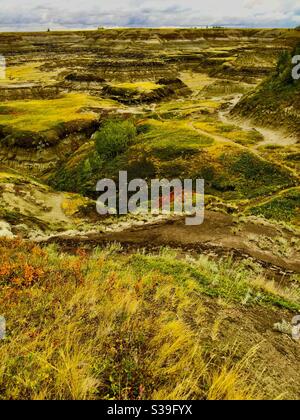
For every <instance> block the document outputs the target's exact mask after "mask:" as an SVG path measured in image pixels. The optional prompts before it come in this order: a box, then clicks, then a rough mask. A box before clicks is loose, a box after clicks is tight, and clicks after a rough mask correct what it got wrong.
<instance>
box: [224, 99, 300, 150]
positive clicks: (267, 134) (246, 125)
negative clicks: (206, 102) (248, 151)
mask: <svg viewBox="0 0 300 420" xmlns="http://www.w3.org/2000/svg"><path fill="white" fill-rule="evenodd" d="M241 96H242V95H236V96H235V97H234V99H232V100H231V101H230V106H229V107H228V109H227V110H225V111H220V112H219V118H220V120H221V121H222V122H223V123H225V124H237V125H238V126H239V127H241V128H243V129H244V130H251V129H252V130H253V129H254V130H256V131H258V132H259V133H260V134H261V135H262V136H263V137H264V140H263V141H261V142H259V143H258V144H256V145H255V146H254V149H257V148H259V147H260V146H265V145H267V144H275V145H278V146H293V145H295V144H297V142H298V139H297V138H296V137H294V136H289V135H288V134H286V133H284V132H283V131H280V130H273V129H271V128H265V127H260V126H257V125H255V124H253V122H251V121H250V120H247V119H245V118H243V119H242V118H232V117H230V115H229V113H230V111H231V110H232V108H234V106H235V105H236V104H237V103H238V102H239V100H240V99H241Z"/></svg>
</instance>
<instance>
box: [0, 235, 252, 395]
mask: <svg viewBox="0 0 300 420" xmlns="http://www.w3.org/2000/svg"><path fill="white" fill-rule="evenodd" d="M0 245H1V262H0V273H1V290H0V302H1V314H3V315H4V316H5V318H6V320H7V338H6V339H5V340H4V341H2V342H1V345H0V398H2V399H19V398H21V399H53V398H55V399H99V398H100V399H164V400H169V399H178V400H179V399H250V398H253V397H256V391H255V389H254V388H253V387H252V386H251V385H250V384H249V383H248V375H247V374H246V368H245V366H246V365H247V364H248V363H249V360H250V358H249V355H247V357H246V358H245V359H244V360H242V361H241V360H240V361H239V362H238V363H236V362H235V361H234V360H233V358H232V357H231V356H228V357H225V358H224V360H223V362H222V363H221V364H219V365H216V363H215V361H214V363H211V362H210V360H213V359H214V355H213V354H212V353H210V354H209V357H208V355H207V354H206V353H207V352H206V351H205V352H204V349H203V348H202V342H201V339H200V334H199V332H201V329H202V327H203V315H204V313H205V308H204V307H203V305H202V304H201V301H200V300H199V298H197V295H198V294H199V284H198V282H197V281H196V280H195V279H192V278H187V279H186V280H185V281H182V280H181V279H180V278H177V276H176V275H175V273H174V275H168V274H166V273H162V272H160V270H159V267H158V268H157V270H150V271H149V272H148V274H144V273H141V272H140V270H139V269H138V267H136V264H140V263H143V262H142V260H141V261H140V257H139V255H136V256H133V257H126V258H125V257H121V256H120V255H119V254H115V249H114V248H110V249H106V250H103V251H95V252H94V253H93V254H92V255H91V256H87V255H86V254H85V252H84V251H82V250H81V251H78V252H77V253H76V255H73V256H72V255H66V254H63V253H59V252H57V251H56V249H55V247H53V246H50V247H48V248H46V249H42V248H40V247H38V246H35V245H33V244H28V243H27V244H24V243H21V242H18V241H9V242H7V241H4V242H3V241H2V242H1V244H0ZM4 249H5V251H4ZM132 258H133V259H132ZM154 262H155V258H154V259H153V263H154ZM191 319H192V320H193V322H192V323H191V322H190V320H191Z"/></svg>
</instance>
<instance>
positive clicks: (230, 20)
mask: <svg viewBox="0 0 300 420" xmlns="http://www.w3.org/2000/svg"><path fill="white" fill-rule="evenodd" d="M203 25H224V26H242V27H245V26H248V27H295V26H297V25H300V1H299V0H184V1H180V0H145V1H142V0H52V1H50V0H0V30H1V31H4V30H40V29H41V30H44V29H45V28H48V27H50V28H53V29H55V28H56V29H58V28H69V29H73V28H87V29H89V28H91V29H93V28H96V27H98V26H136V27H140V26H146V27H149V26H150V27H159V26H203Z"/></svg>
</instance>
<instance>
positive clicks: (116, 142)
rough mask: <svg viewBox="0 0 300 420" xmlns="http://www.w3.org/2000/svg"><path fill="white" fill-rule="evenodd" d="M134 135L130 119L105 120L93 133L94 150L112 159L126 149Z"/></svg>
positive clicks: (134, 129) (103, 156) (101, 155)
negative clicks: (94, 133)
mask: <svg viewBox="0 0 300 420" xmlns="http://www.w3.org/2000/svg"><path fill="white" fill-rule="evenodd" d="M135 136H136V128H135V126H134V124H133V123H132V122H131V121H107V122H106V123H105V124H104V125H103V127H102V128H101V129H100V130H99V131H98V132H97V133H96V135H95V145H96V150H97V152H98V154H99V156H100V157H101V158H103V159H113V158H115V157H116V156H118V155H119V154H121V153H124V152H125V151H126V150H127V148H128V146H129V145H130V143H131V142H132V141H133V139H134V138H135Z"/></svg>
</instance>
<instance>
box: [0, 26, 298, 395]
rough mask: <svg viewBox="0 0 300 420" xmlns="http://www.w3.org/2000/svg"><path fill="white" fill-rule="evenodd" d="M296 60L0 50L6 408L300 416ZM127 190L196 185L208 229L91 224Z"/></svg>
mask: <svg viewBox="0 0 300 420" xmlns="http://www.w3.org/2000/svg"><path fill="white" fill-rule="evenodd" d="M299 43H300V31H299V30H287V29H276V30H264V29H243V30H235V29H222V28H219V29H110V30H104V29H99V30H98V31H87V32H45V33H2V34H0V54H1V55H2V56H4V57H5V60H6V73H5V78H4V79H0V192H1V201H0V237H1V239H0V248H1V253H0V316H1V315H2V316H4V317H5V319H6V323H7V333H6V338H5V339H4V340H1V341H0V356H1V357H0V398H2V399H17V398H22V399H51V398H59V399H63V398H69V399H255V398H263V399H274V398H279V399H299V398H300V388H299V384H300V369H299V368H300V346H299V341H298V342H297V341H295V340H293V339H292V319H293V318H294V317H295V316H296V315H297V314H298V313H299V311H300V233H299V232H300V231H299V228H300V226H299V224H300V212H299V208H300V186H299V177H300V164H299V162H300V150H299V142H300V102H299V98H300V96H299V94H300V81H294V80H293V79H292V78H291V72H292V64H291V58H292V55H295V54H296V53H298V51H299ZM111 133H116V138H117V137H118V136H119V137H120V136H123V137H124V139H125V140H126V141H124V142H123V143H122V147H120V146H119V145H116V146H112V145H110V144H109V139H110V138H111ZM129 134H130V135H129ZM119 137H118V138H119ZM123 170H126V171H128V176H129V179H134V178H143V179H146V180H147V181H150V180H151V179H153V178H167V179H173V178H180V179H186V178H192V179H196V178H203V179H204V180H205V207H206V208H205V220H204V223H203V224H202V225H200V226H196V227H191V226H186V225H185V223H184V219H183V218H181V217H179V216H176V215H171V216H150V215H149V216H145V215H128V216H109V217H108V216H107V217H103V216H100V215H99V214H98V213H97V212H96V199H97V196H98V194H97V193H96V183H97V181H98V180H100V179H102V178H111V179H114V180H117V179H118V174H119V171H123Z"/></svg>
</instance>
